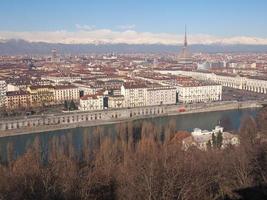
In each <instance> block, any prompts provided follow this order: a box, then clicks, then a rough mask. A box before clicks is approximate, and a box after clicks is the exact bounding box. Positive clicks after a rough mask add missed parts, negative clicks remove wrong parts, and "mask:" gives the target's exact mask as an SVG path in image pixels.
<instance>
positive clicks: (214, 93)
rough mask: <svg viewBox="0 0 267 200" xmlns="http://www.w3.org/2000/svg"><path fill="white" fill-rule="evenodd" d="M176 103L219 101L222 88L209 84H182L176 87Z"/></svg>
mask: <svg viewBox="0 0 267 200" xmlns="http://www.w3.org/2000/svg"><path fill="white" fill-rule="evenodd" d="M177 93H178V101H179V102H181V103H199V102H211V101H220V100H221V99H222V86H221V85H218V84H211V83H204V82H203V83H201V82H194V83H186V84H185V83H183V84H180V85H177Z"/></svg>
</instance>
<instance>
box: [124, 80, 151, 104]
mask: <svg viewBox="0 0 267 200" xmlns="http://www.w3.org/2000/svg"><path fill="white" fill-rule="evenodd" d="M121 95H123V96H124V102H125V107H140V106H146V102H147V100H146V99H147V86H146V85H145V84H138V83H131V82H127V83H124V84H123V85H122V86H121Z"/></svg>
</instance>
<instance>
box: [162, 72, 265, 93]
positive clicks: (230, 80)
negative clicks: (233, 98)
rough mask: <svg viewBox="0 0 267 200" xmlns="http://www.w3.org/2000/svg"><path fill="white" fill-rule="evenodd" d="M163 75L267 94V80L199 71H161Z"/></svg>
mask: <svg viewBox="0 0 267 200" xmlns="http://www.w3.org/2000/svg"><path fill="white" fill-rule="evenodd" d="M160 72H161V73H170V74H173V75H184V76H190V77H193V78H194V79H198V80H204V81H212V82H214V83H217V84H220V85H222V86H225V87H231V88H236V89H240V90H247V91H251V92H256V93H262V94H267V80H261V79H257V78H249V77H242V76H239V75H237V76H233V75H229V74H215V73H207V72H199V71H181V70H179V71H160Z"/></svg>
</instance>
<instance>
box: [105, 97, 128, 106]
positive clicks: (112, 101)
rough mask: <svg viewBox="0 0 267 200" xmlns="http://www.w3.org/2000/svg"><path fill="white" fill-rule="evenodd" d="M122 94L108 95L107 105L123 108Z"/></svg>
mask: <svg viewBox="0 0 267 200" xmlns="http://www.w3.org/2000/svg"><path fill="white" fill-rule="evenodd" d="M124 102H125V101H124V96H123V95H112V96H109V97H108V107H109V108H123V107H125V105H124Z"/></svg>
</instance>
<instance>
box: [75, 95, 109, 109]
mask: <svg viewBox="0 0 267 200" xmlns="http://www.w3.org/2000/svg"><path fill="white" fill-rule="evenodd" d="M103 98H104V97H103V96H102V95H96V94H94V95H85V96H83V97H81V98H80V106H79V109H80V110H82V111H90V110H91V111H93V110H103V109H104V103H103Z"/></svg>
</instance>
